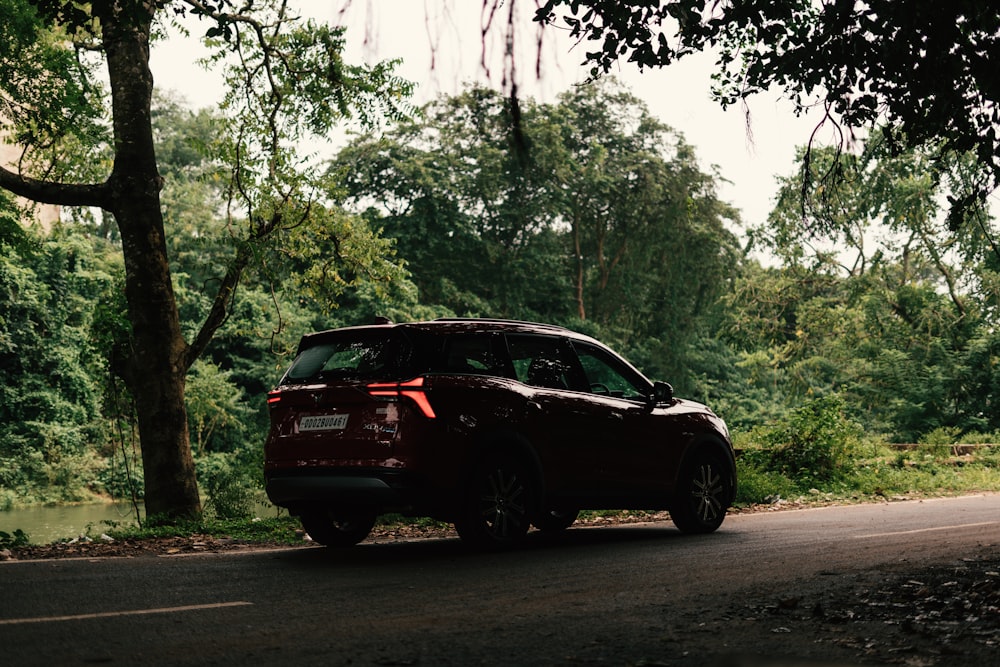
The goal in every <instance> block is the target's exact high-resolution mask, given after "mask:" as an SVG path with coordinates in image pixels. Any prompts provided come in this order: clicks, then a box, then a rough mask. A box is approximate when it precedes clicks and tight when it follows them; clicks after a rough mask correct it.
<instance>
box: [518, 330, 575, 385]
mask: <svg viewBox="0 0 1000 667" xmlns="http://www.w3.org/2000/svg"><path fill="white" fill-rule="evenodd" d="M507 347H508V349H509V350H510V357H511V361H512V362H513V363H514V372H515V374H516V376H517V379H518V380H520V381H521V382H523V383H525V384H530V385H532V386H534V387H547V388H549V389H575V388H577V386H578V384H579V383H578V382H576V381H574V378H575V374H574V369H573V361H572V357H571V352H570V350H569V349H568V347H567V346H566V345H565V344H564V343H563V342H562V341H560V340H559V339H557V338H547V337H543V336H516V335H513V336H507Z"/></svg>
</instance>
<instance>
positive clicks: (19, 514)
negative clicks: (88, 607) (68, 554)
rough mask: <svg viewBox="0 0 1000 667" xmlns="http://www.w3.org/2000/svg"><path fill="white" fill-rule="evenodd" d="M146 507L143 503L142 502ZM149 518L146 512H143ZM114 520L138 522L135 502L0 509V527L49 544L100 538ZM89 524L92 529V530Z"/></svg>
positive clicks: (261, 509) (265, 513) (262, 510)
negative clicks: (82, 537)
mask: <svg viewBox="0 0 1000 667" xmlns="http://www.w3.org/2000/svg"><path fill="white" fill-rule="evenodd" d="M139 509H140V511H142V505H141V504H140V506H139ZM280 514H281V512H280V511H279V510H278V508H277V507H275V506H274V505H271V504H270V503H268V502H260V503H258V504H257V505H256V507H255V508H254V515H255V516H259V517H262V518H268V517H274V516H279V515H280ZM142 515H143V518H145V516H146V515H145V512H143V513H142ZM104 521H112V522H114V524H115V525H118V526H121V527H127V526H134V525H135V508H133V507H132V504H131V503H124V502H123V503H92V504H86V505H59V506H55V507H26V508H19V509H14V510H10V511H6V512H3V511H0V530H2V531H4V532H5V533H10V534H13V533H14V531H15V530H17V529H21V530H23V531H24V532H25V533H27V534H28V540H29V541H30V542H31V543H32V544H49V543H50V542H56V541H58V540H62V539H73V538H74V537H79V536H80V535H90V537H91V538H94V539H97V538H98V537H100V535H101V533H104V532H107V531H108V530H109V526H108V524H106V523H102V522H104ZM88 528H89V532H88Z"/></svg>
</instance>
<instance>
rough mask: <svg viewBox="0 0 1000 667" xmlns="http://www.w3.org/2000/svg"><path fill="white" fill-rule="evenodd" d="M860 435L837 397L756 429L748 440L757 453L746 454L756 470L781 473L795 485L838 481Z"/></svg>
mask: <svg viewBox="0 0 1000 667" xmlns="http://www.w3.org/2000/svg"><path fill="white" fill-rule="evenodd" d="M860 435H861V427H860V425H859V424H857V423H854V422H851V421H850V420H849V419H848V418H847V417H846V415H845V414H844V403H843V401H842V400H841V399H840V398H839V397H836V396H828V397H824V398H817V399H812V400H810V401H807V402H806V403H804V404H803V405H802V406H801V407H799V408H796V409H795V410H792V411H791V412H790V413H789V414H788V416H787V417H786V418H785V419H783V420H780V421H778V422H777V423H774V424H771V425H767V426H762V427H758V428H757V429H755V430H754V431H753V432H752V433H751V435H750V438H751V439H752V440H753V441H754V442H755V444H756V446H757V447H758V449H754V450H751V451H748V452H747V453H746V457H747V461H748V462H750V463H753V464H756V467H757V468H758V469H763V470H770V471H773V472H777V473H780V474H782V475H784V476H786V477H789V478H790V479H792V480H794V481H795V482H796V483H798V484H806V485H809V484H813V483H816V482H830V481H834V480H837V479H839V478H841V477H842V476H843V474H844V470H845V469H846V468H847V467H848V465H849V464H850V461H851V460H852V454H853V453H854V449H855V447H856V445H857V441H858V439H859V437H860Z"/></svg>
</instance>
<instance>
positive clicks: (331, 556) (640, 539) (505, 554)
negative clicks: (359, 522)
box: [271, 523, 730, 566]
mask: <svg viewBox="0 0 1000 667" xmlns="http://www.w3.org/2000/svg"><path fill="white" fill-rule="evenodd" d="M729 537H730V536H729V535H727V533H726V531H725V529H721V530H719V531H717V532H716V533H712V534H709V535H686V534H683V533H681V532H680V531H679V530H678V529H677V528H675V527H674V525H673V524H672V523H655V524H654V523H635V524H618V525H613V526H574V527H571V528H569V529H567V530H564V531H561V532H557V533H544V532H541V531H537V530H532V531H531V532H530V533H528V535H527V536H526V537H525V539H524V540H523V542H522V543H521V544H519V545H518V546H517V547H514V548H511V549H507V550H503V551H481V550H477V549H475V548H474V547H471V546H469V545H468V544H466V543H465V542H463V541H462V540H460V539H459V538H458V537H428V538H416V539H411V540H399V541H371V542H363V543H361V544H359V545H356V546H353V547H347V548H331V547H320V546H311V547H300V548H295V549H288V550H281V551H277V552H273V553H272V554H271V556H272V557H273V558H278V559H280V560H285V561H289V562H295V563H300V564H307V563H311V564H317V565H321V564H338V565H365V566H379V565H381V564H388V565H398V564H399V563H403V562H406V563H415V562H422V561H442V560H456V559H462V560H470V561H472V560H476V559H503V558H510V559H512V560H517V559H518V558H521V557H524V556H525V555H532V556H533V555H537V556H540V557H543V558H544V557H548V556H550V555H553V556H557V557H562V556H564V555H565V553H566V551H576V552H580V553H586V552H588V551H591V550H605V549H606V548H608V547H615V546H619V545H621V546H625V545H629V546H632V545H637V544H652V543H655V544H657V545H663V544H665V545H670V544H680V543H685V544H688V543H694V542H700V541H704V540H715V541H720V540H723V541H726V542H728V541H729V539H728V538H729Z"/></svg>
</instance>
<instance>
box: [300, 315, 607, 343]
mask: <svg viewBox="0 0 1000 667" xmlns="http://www.w3.org/2000/svg"><path fill="white" fill-rule="evenodd" d="M392 329H417V330H420V331H427V332H433V333H441V334H454V333H492V332H501V333H531V334H539V335H549V336H562V337H566V338H572V339H574V340H579V341H586V342H589V343H594V344H596V345H599V346H601V347H605V346H604V345H603V344H602V343H601V342H600V341H597V340H595V339H594V338H591V337H590V336H587V335H584V334H581V333H578V332H576V331H572V330H570V329H567V328H565V327H561V326H557V325H555V324H543V323H540V322H526V321H522V320H505V319H496V318H481V317H442V318H438V319H436V320H427V321H423V322H399V323H391V322H387V323H378V324H365V325H358V326H351V327H340V328H337V329H328V330H326V331H317V332H315V333H309V334H306V335H304V336H303V337H302V340H301V341H300V342H299V351H301V350H303V349H304V348H306V347H309V346H311V345H312V344H315V343H316V342H318V340H319V339H322V338H326V337H327V336H329V335H330V334H333V333H334V332H347V331H378V330H392Z"/></svg>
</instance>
